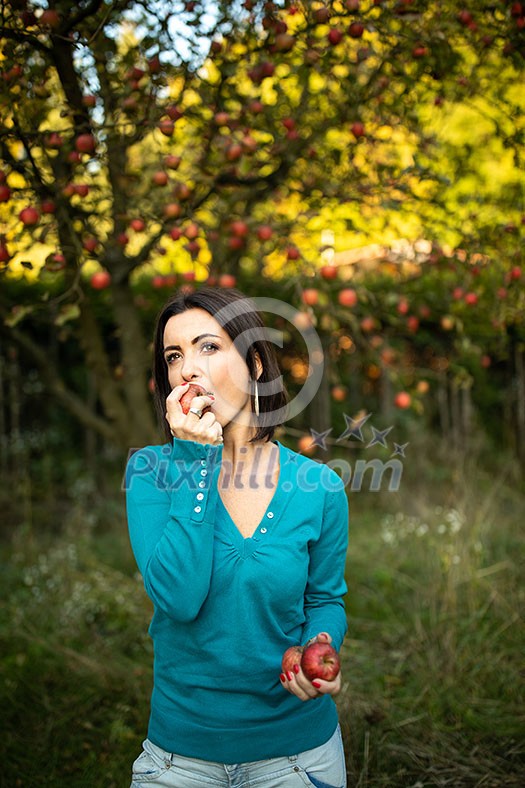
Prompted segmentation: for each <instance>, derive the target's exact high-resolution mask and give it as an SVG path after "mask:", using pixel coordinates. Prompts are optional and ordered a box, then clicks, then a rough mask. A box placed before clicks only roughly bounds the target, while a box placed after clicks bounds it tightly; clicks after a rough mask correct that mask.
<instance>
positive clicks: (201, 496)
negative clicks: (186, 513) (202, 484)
mask: <svg viewBox="0 0 525 788" xmlns="http://www.w3.org/2000/svg"><path fill="white" fill-rule="evenodd" d="M203 498H204V493H197V500H198V501H202V499H203Z"/></svg>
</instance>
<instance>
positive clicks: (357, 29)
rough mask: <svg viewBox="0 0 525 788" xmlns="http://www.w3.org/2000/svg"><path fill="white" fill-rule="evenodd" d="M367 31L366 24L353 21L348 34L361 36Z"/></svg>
mask: <svg viewBox="0 0 525 788" xmlns="http://www.w3.org/2000/svg"><path fill="white" fill-rule="evenodd" d="M364 31H365V28H364V26H363V25H362V24H361V22H352V24H351V25H350V26H349V28H348V35H349V36H350V37H351V38H361V36H362V35H363V33H364Z"/></svg>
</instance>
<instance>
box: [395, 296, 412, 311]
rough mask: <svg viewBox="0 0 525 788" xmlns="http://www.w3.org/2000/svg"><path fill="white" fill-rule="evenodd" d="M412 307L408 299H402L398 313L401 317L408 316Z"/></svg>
mask: <svg viewBox="0 0 525 788" xmlns="http://www.w3.org/2000/svg"><path fill="white" fill-rule="evenodd" d="M409 308H410V306H409V303H408V301H407V300H406V298H401V299H400V300H399V302H398V304H397V311H398V312H399V314H400V315H406V313H407V312H408V310H409Z"/></svg>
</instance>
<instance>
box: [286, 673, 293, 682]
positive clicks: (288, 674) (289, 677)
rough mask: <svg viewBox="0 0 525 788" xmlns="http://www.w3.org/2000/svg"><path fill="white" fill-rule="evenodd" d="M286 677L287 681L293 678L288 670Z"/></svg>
mask: <svg viewBox="0 0 525 788" xmlns="http://www.w3.org/2000/svg"><path fill="white" fill-rule="evenodd" d="M286 678H287V679H288V681H291V680H292V679H293V673H292V672H291V671H290V670H288V671H287V673H286Z"/></svg>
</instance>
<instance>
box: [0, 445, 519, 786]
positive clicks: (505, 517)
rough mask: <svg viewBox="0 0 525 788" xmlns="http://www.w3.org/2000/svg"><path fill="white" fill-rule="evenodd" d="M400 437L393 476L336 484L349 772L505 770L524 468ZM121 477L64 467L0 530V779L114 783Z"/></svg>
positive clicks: (128, 568)
mask: <svg viewBox="0 0 525 788" xmlns="http://www.w3.org/2000/svg"><path fill="white" fill-rule="evenodd" d="M409 437H410V441H411V449H412V452H413V455H412V456H414V457H416V456H417V457H418V461H417V462H409V463H408V462H407V464H406V466H405V473H404V476H403V480H402V483H401V485H400V487H399V490H398V491H397V492H393V493H389V492H388V491H387V490H386V489H383V490H380V491H378V492H376V493H373V492H371V491H369V490H368V489H363V490H361V491H359V492H358V493H352V492H351V490H350V489H349V488H347V492H348V494H349V499H350V547H349V551H348V569H347V581H348V587H349V593H348V597H347V613H348V624H349V628H348V634H347V637H346V640H345V642H344V644H343V648H342V652H341V657H342V671H343V687H342V691H341V693H340V694H339V695H338V697H337V705H338V707H339V712H340V718H341V724H342V729H343V735H344V740H345V746H346V752H347V765H348V779H349V786H353V787H354V788H364V786H366V787H367V788H379V787H380V786H381V787H384V788H387V786H388V788H392V787H394V788H396V787H399V788H407V786H443V785H452V786H454V788H462V787H463V786H465V788H466V787H467V786H480V787H481V786H484V787H485V786H512V785H515V786H518V785H521V784H522V780H521V777H522V775H523V770H524V751H523V729H524V714H523V709H524V708H525V703H524V698H523V681H522V673H521V672H522V662H523V650H524V646H525V643H524V637H523V629H522V628H521V621H520V610H522V609H523V589H522V587H521V585H520V577H519V573H520V566H519V558H518V557H519V555H520V553H521V555H522V554H523V533H522V532H520V528H519V525H520V523H521V522H523V519H524V516H525V490H524V489H523V483H522V482H520V477H519V473H518V472H517V471H516V464H515V461H514V460H513V459H512V457H511V456H510V455H505V454H504V453H499V454H498V455H495V454H494V453H493V452H491V451H490V450H488V446H487V444H486V443H485V439H482V438H480V437H476V440H475V441H473V442H472V444H471V450H470V451H469V453H468V454H454V455H452V454H451V452H450V449H448V448H447V446H446V445H444V444H439V443H438V441H437V439H436V438H431V437H430V436H429V435H426V436H422V435H421V434H419V435H417V434H414V435H410V436H409ZM119 481H120V480H119V478H118V473H115V479H114V484H113V485H112V484H111V481H109V483H108V484H107V489H109V490H113V491H114V492H113V493H112V494H109V495H106V496H105V497H103V498H101V496H100V494H99V493H98V490H97V488H96V485H95V484H94V482H93V480H92V479H91V478H89V477H87V476H86V477H84V478H81V477H78V479H77V481H76V483H75V485H74V486H73V487H72V488H71V489H70V490H69V493H68V491H66V490H64V498H63V499H62V501H61V504H60V505H58V504H57V506H56V509H55V511H54V515H53V516H52V515H51V514H50V513H49V511H48V512H47V515H48V517H49V522H52V521H53V519H54V518H55V523H54V525H53V526H50V525H47V526H45V525H44V524H43V520H44V518H43V516H40V514H39V512H41V511H42V510H40V509H39V508H38V505H36V504H35V506H34V509H33V515H34V519H33V521H32V522H31V521H30V520H29V519H27V522H25V523H23V522H22V521H20V522H19V524H18V526H17V527H16V528H15V529H14V532H13V533H10V534H9V535H8V534H4V536H3V540H2V543H1V555H2V562H3V571H2V573H1V578H2V580H1V581H0V582H1V584H2V592H3V595H4V598H5V599H6V605H5V606H4V608H3V611H2V613H1V615H2V628H1V633H2V634H1V636H0V638H1V650H2V654H3V658H2V663H1V674H2V675H1V679H2V682H1V686H2V693H3V697H2V707H3V709H4V714H3V717H2V719H3V729H2V731H1V734H2V735H1V741H2V749H3V759H2V760H3V767H2V778H1V780H0V783H1V784H2V785H6V786H7V785H9V786H24V787H27V788H31V787H32V786H40V785H42V784H45V785H46V786H51V787H53V786H56V788H60V787H61V786H63V785H65V784H67V785H68V786H71V787H72V788H80V787H81V786H82V787H83V788H84V787H85V788H87V786H89V788H112V787H114V788H120V786H122V785H123V784H125V783H126V782H127V780H128V775H129V770H130V765H131V762H132V760H133V759H134V758H135V757H136V755H137V753H138V752H139V751H140V745H141V742H142V739H143V738H144V735H145V732H146V726H147V718H148V710H149V694H150V690H151V665H152V652H151V645H150V641H149V639H148V636H147V631H146V630H147V626H148V623H149V617H150V612H151V611H150V606H149V602H148V600H147V598H146V595H145V593H144V590H143V587H142V583H141V580H140V577H139V576H138V575H137V572H136V567H135V564H134V561H133V558H132V555H131V551H130V547H129V543H128V538H127V532H126V523H125V515H124V502H123V495H122V493H120V492H118V488H119ZM64 501H65V503H64ZM2 503H3V505H4V506H7V505H8V503H9V502H8V501H3V502H2ZM276 670H279V666H276Z"/></svg>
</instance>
